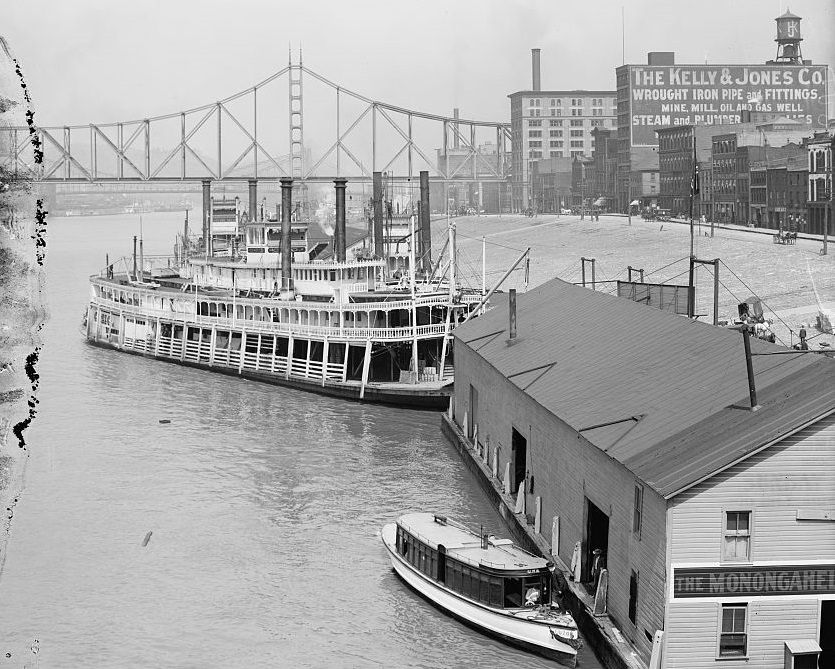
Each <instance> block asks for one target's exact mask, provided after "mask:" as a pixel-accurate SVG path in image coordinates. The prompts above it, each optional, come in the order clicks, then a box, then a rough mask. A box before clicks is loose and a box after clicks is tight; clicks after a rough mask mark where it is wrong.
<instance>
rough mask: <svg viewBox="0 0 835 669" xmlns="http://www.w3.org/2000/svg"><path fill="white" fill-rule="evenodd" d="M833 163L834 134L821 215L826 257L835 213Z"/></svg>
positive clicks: (830, 147) (830, 143)
mask: <svg viewBox="0 0 835 669" xmlns="http://www.w3.org/2000/svg"><path fill="white" fill-rule="evenodd" d="M833 162H835V134H833V135H832V139H830V141H829V187H828V188H827V189H826V190H825V191H824V194H825V195H826V196H827V198H826V209H825V210H824V213H823V255H826V253H827V251H826V246H827V241H828V236H829V219H830V218H831V217H832V212H833V211H835V209H833V206H832V196H833V195H835V193H833V191H835V188H833V186H835V167H833Z"/></svg>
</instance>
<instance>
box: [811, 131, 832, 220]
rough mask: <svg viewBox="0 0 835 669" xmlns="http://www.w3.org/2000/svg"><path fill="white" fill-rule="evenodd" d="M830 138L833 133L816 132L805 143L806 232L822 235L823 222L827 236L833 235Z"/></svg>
mask: <svg viewBox="0 0 835 669" xmlns="http://www.w3.org/2000/svg"><path fill="white" fill-rule="evenodd" d="M832 137H833V132H832V131H829V132H818V133H815V135H814V137H812V139H810V140H809V142H808V143H807V148H808V151H809V156H808V160H809V163H808V165H809V172H808V175H809V176H808V183H809V194H808V196H807V202H808V204H807V210H808V214H807V218H806V220H807V221H808V224H809V230H808V232H810V233H812V234H816V235H822V234H823V232H824V222H826V223H827V234H829V235H831V234H833V225H832V216H833V214H832V204H831V197H832V160H833V157H834V156H833V155H832Z"/></svg>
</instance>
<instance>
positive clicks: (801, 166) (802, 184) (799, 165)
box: [786, 149, 809, 232]
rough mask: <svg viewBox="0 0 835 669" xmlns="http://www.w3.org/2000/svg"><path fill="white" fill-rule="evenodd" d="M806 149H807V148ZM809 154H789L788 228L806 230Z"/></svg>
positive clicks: (787, 170)
mask: <svg viewBox="0 0 835 669" xmlns="http://www.w3.org/2000/svg"><path fill="white" fill-rule="evenodd" d="M807 151H808V149H807ZM808 160H809V156H808V155H799V156H789V157H788V159H787V160H786V172H787V173H788V205H787V213H788V224H789V225H788V229H789V230H792V231H801V232H808V230H807V223H806V197H807V189H808V185H809V163H808Z"/></svg>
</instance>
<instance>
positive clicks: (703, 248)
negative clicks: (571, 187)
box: [433, 215, 835, 348]
mask: <svg viewBox="0 0 835 669" xmlns="http://www.w3.org/2000/svg"><path fill="white" fill-rule="evenodd" d="M456 222H457V233H458V251H459V268H460V269H459V272H461V273H462V275H463V278H464V279H465V280H469V281H470V282H471V285H473V286H478V285H480V282H481V278H480V277H481V237H482V235H484V236H486V238H487V267H488V272H487V285H488V287H489V286H491V285H492V284H493V283H494V282H495V281H497V280H498V279H499V278H500V277H501V275H502V273H503V272H504V271H505V270H506V269H507V267H509V266H510V264H511V263H512V262H513V260H515V259H516V258H517V257H518V256H519V254H520V253H521V252H522V251H523V250H524V249H525V247H526V246H530V247H531V264H530V286H536V285H539V284H541V283H543V282H544V281H547V280H548V279H551V278H553V277H559V278H562V279H564V280H566V281H571V282H574V283H579V282H580V281H581V260H580V258H581V257H587V258H595V259H596V266H595V278H596V280H597V281H599V282H601V283H600V284H599V286H598V288H599V289H600V290H603V291H605V292H611V293H614V292H615V290H616V287H615V284H614V283H613V282H614V281H615V280H617V279H620V280H624V281H625V280H626V279H627V266H629V265H631V266H632V267H633V268H639V269H643V270H644V280H645V281H646V282H647V283H665V282H668V283H677V284H686V283H687V272H688V261H687V259H688V256H689V254H690V231H689V226H688V225H687V224H683V223H677V222H672V221H668V222H664V223H661V222H655V221H654V222H647V221H644V220H643V219H641V218H640V217H639V216H633V217H632V224H631V225H629V224H628V221H627V218H626V217H621V216H601V217H600V220H599V221H594V222H592V221H590V220H589V219H588V218H586V219H585V220H582V221H581V220H580V218H579V216H561V217H559V218H557V217H556V216H555V215H540V216H537V217H535V218H530V217H525V216H501V217H500V216H470V217H462V218H457V219H456ZM433 226H434V232H435V238H436V240H437V239H438V235H440V234H441V233H442V228H443V222H442V221H438V222H436V223H433ZM709 234H710V226H709V225H707V226H702V227H701V229H700V227H699V225H698V224H697V225H696V226H695V229H694V247H695V255H696V257H697V258H699V259H704V260H713V259H714V258H719V259H720V260H721V263H720V270H719V279H720V289H719V317H720V319H721V318H732V317H735V316H736V315H737V309H736V305H737V304H738V303H739V302H741V301H743V300H745V299H746V298H748V297H750V296H751V295H756V296H757V297H759V298H760V299H761V300H762V301H763V309H764V311H765V315H766V317H767V318H769V317H770V318H773V319H774V325H773V329H774V332H775V334H776V336H777V339H778V343H783V344H784V345H786V346H791V345H792V344H793V343H797V341H798V338H797V335H796V334H795V335H794V338H792V337H791V334H790V331H789V328H791V329H792V330H793V331H794V332H795V333H797V331H798V330H799V329H800V327H802V324H806V329H807V333H808V337H809V341H810V346H811V347H812V348H818V347H819V345H820V344H821V343H828V344H830V346H832V347H833V348H835V336H833V335H825V334H821V333H820V332H819V331H818V330H817V329H816V328H815V318H816V315H817V312H818V301H819V300H820V302H823V303H824V304H826V303H829V305H830V306H829V308H830V310H835V244H833V243H830V244H829V249H828V250H829V254H828V255H826V256H823V255H821V254H820V250H821V248H822V242H821V240H809V239H802V238H800V239H798V240H797V244H796V245H782V244H775V243H774V242H773V241H772V234H761V233H758V232H755V231H753V230H747V229H724V228H722V229H720V228H717V229H715V232H714V237H713V238H710V237H709ZM705 235H708V236H705ZM734 274H735V275H736V276H734ZM633 278H636V275H635V274H634V273H633ZM586 281H587V283H590V282H591V272H590V266H589V265H588V264H587V267H586ZM522 284H523V273H522V271H521V270H517V271H515V272H514V274H513V277H512V278H511V279H510V280H509V281H508V283H506V284H505V286H503V287H504V288H507V287H514V286H515V287H516V288H518V289H520V290H521V289H522ZM746 286H747V287H746ZM815 290H817V297H816V294H815ZM696 313H697V314H702V316H701V318H702V319H703V320H708V321H709V320H710V319H712V315H713V276H712V267H708V266H698V265H697V268H696ZM781 319H782V321H784V322H781ZM813 338H814V339H813Z"/></svg>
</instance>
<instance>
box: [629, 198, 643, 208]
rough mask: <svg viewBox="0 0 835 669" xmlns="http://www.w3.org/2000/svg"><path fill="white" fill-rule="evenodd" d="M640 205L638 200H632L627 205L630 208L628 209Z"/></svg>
mask: <svg viewBox="0 0 835 669" xmlns="http://www.w3.org/2000/svg"><path fill="white" fill-rule="evenodd" d="M640 204H641V203H640V202H638V200H632V202H630V203H629V206H630V207H637V206H639V205H640Z"/></svg>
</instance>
